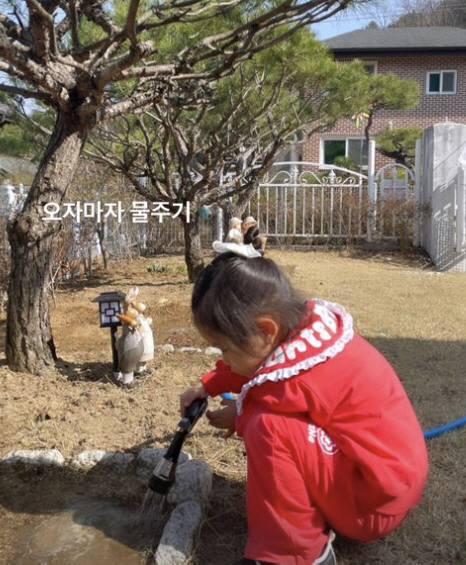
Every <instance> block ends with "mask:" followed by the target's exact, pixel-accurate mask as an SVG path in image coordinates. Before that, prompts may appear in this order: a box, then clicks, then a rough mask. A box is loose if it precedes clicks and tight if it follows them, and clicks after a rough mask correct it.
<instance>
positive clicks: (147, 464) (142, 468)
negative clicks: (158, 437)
mask: <svg viewBox="0 0 466 565" xmlns="http://www.w3.org/2000/svg"><path fill="white" fill-rule="evenodd" d="M166 451H167V450H166V449H165V448H160V447H159V448H150V447H147V448H145V449H141V451H140V452H139V454H138V456H137V459H136V474H137V475H139V476H142V477H144V476H146V477H147V480H149V477H150V475H151V474H152V472H153V471H154V469H155V467H156V465H157V463H158V462H159V461H160V459H161V458H162V457H163V456H164V455H165V453H166ZM190 459H191V455H189V454H188V453H185V452H184V451H182V452H181V453H180V456H179V459H178V465H182V464H183V463H185V462H186V461H189V460H190Z"/></svg>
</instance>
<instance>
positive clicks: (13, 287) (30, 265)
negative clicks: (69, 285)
mask: <svg viewBox="0 0 466 565" xmlns="http://www.w3.org/2000/svg"><path fill="white" fill-rule="evenodd" d="M90 128H91V120H89V121H87V123H86V124H80V121H79V119H78V116H76V115H74V114H69V113H68V114H67V113H63V112H60V113H59V115H58V118H57V122H56V124H55V128H54V132H53V134H52V136H51V138H50V141H49V144H48V147H47V150H46V151H45V153H44V156H43V158H42V161H41V163H40V165H39V169H38V171H37V174H36V176H35V178H34V181H33V183H32V186H31V188H30V190H29V193H28V196H27V199H26V202H25V205H24V208H23V210H22V211H21V213H20V214H19V215H18V216H17V217H16V218H15V219H14V220H13V221H12V222H11V223H10V224H9V226H8V237H9V241H10V246H11V276H10V284H9V291H8V296H9V300H8V311H7V331H6V357H7V363H8V365H9V366H10V368H11V369H12V370H14V371H24V372H29V373H34V374H44V373H46V372H48V371H49V370H50V369H51V368H53V366H54V361H55V360H56V358H57V356H56V352H55V345H54V342H53V336H52V328H51V325H50V311H49V288H50V272H51V269H50V267H51V261H52V246H53V241H54V236H55V235H56V234H57V233H58V231H59V230H60V228H61V222H60V221H44V219H43V218H44V216H45V215H46V214H45V212H44V205H45V204H47V203H49V202H53V203H55V204H57V205H58V206H60V204H61V203H62V201H63V198H64V197H65V194H66V191H67V189H68V186H69V184H70V182H71V180H72V178H73V174H74V171H75V169H76V166H77V163H78V158H79V154H80V152H81V149H82V147H83V145H84V142H85V139H86V135H87V132H88V131H89V129H90ZM60 215H61V214H60V213H58V216H60Z"/></svg>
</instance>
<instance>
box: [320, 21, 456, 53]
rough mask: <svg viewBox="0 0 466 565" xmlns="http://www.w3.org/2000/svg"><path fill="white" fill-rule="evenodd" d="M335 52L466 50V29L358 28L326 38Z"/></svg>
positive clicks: (327, 43) (326, 42) (328, 44)
mask: <svg viewBox="0 0 466 565" xmlns="http://www.w3.org/2000/svg"><path fill="white" fill-rule="evenodd" d="M324 43H325V44H326V45H327V46H328V47H329V48H330V49H331V50H332V51H333V52H334V53H335V54H337V53H339V54H344V53H356V52H357V53H364V52H371V53H374V52H381V51H383V52H396V51H398V52H399V51H466V29H463V28H457V27H393V28H386V29H376V28H370V29H358V30H356V31H350V32H349V33H343V34H342V35H336V36H335V37H331V38H330V39H327V40H326V41H324Z"/></svg>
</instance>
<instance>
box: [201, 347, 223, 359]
mask: <svg viewBox="0 0 466 565" xmlns="http://www.w3.org/2000/svg"><path fill="white" fill-rule="evenodd" d="M204 353H205V354H206V355H218V356H220V357H221V356H222V350H221V349H219V348H218V347H206V348H205V349H204Z"/></svg>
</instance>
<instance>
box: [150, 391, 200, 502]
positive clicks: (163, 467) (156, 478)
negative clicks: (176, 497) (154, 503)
mask: <svg viewBox="0 0 466 565" xmlns="http://www.w3.org/2000/svg"><path fill="white" fill-rule="evenodd" d="M206 408H207V398H196V400H194V402H192V403H191V404H190V405H189V406H188V408H186V412H185V414H184V416H183V418H182V419H181V420H180V422H179V423H178V428H177V430H176V432H175V435H174V436H173V439H172V441H171V443H170V445H169V446H168V449H167V451H166V453H165V455H164V456H163V457H162V459H161V460H160V461H159V463H158V464H157V466H156V467H155V469H154V472H153V473H152V475H151V478H150V480H149V488H150V489H151V490H152V491H154V492H157V493H159V494H163V495H165V494H167V493H168V490H169V489H170V487H171V486H172V485H173V483H174V482H175V472H176V465H177V463H178V458H179V456H180V453H181V448H182V447H183V443H184V440H185V439H186V437H187V435H188V434H189V432H190V431H191V430H192V429H193V427H194V425H195V424H196V422H197V421H198V420H199V418H200V417H201V416H202V414H204V412H205V411H206Z"/></svg>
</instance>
